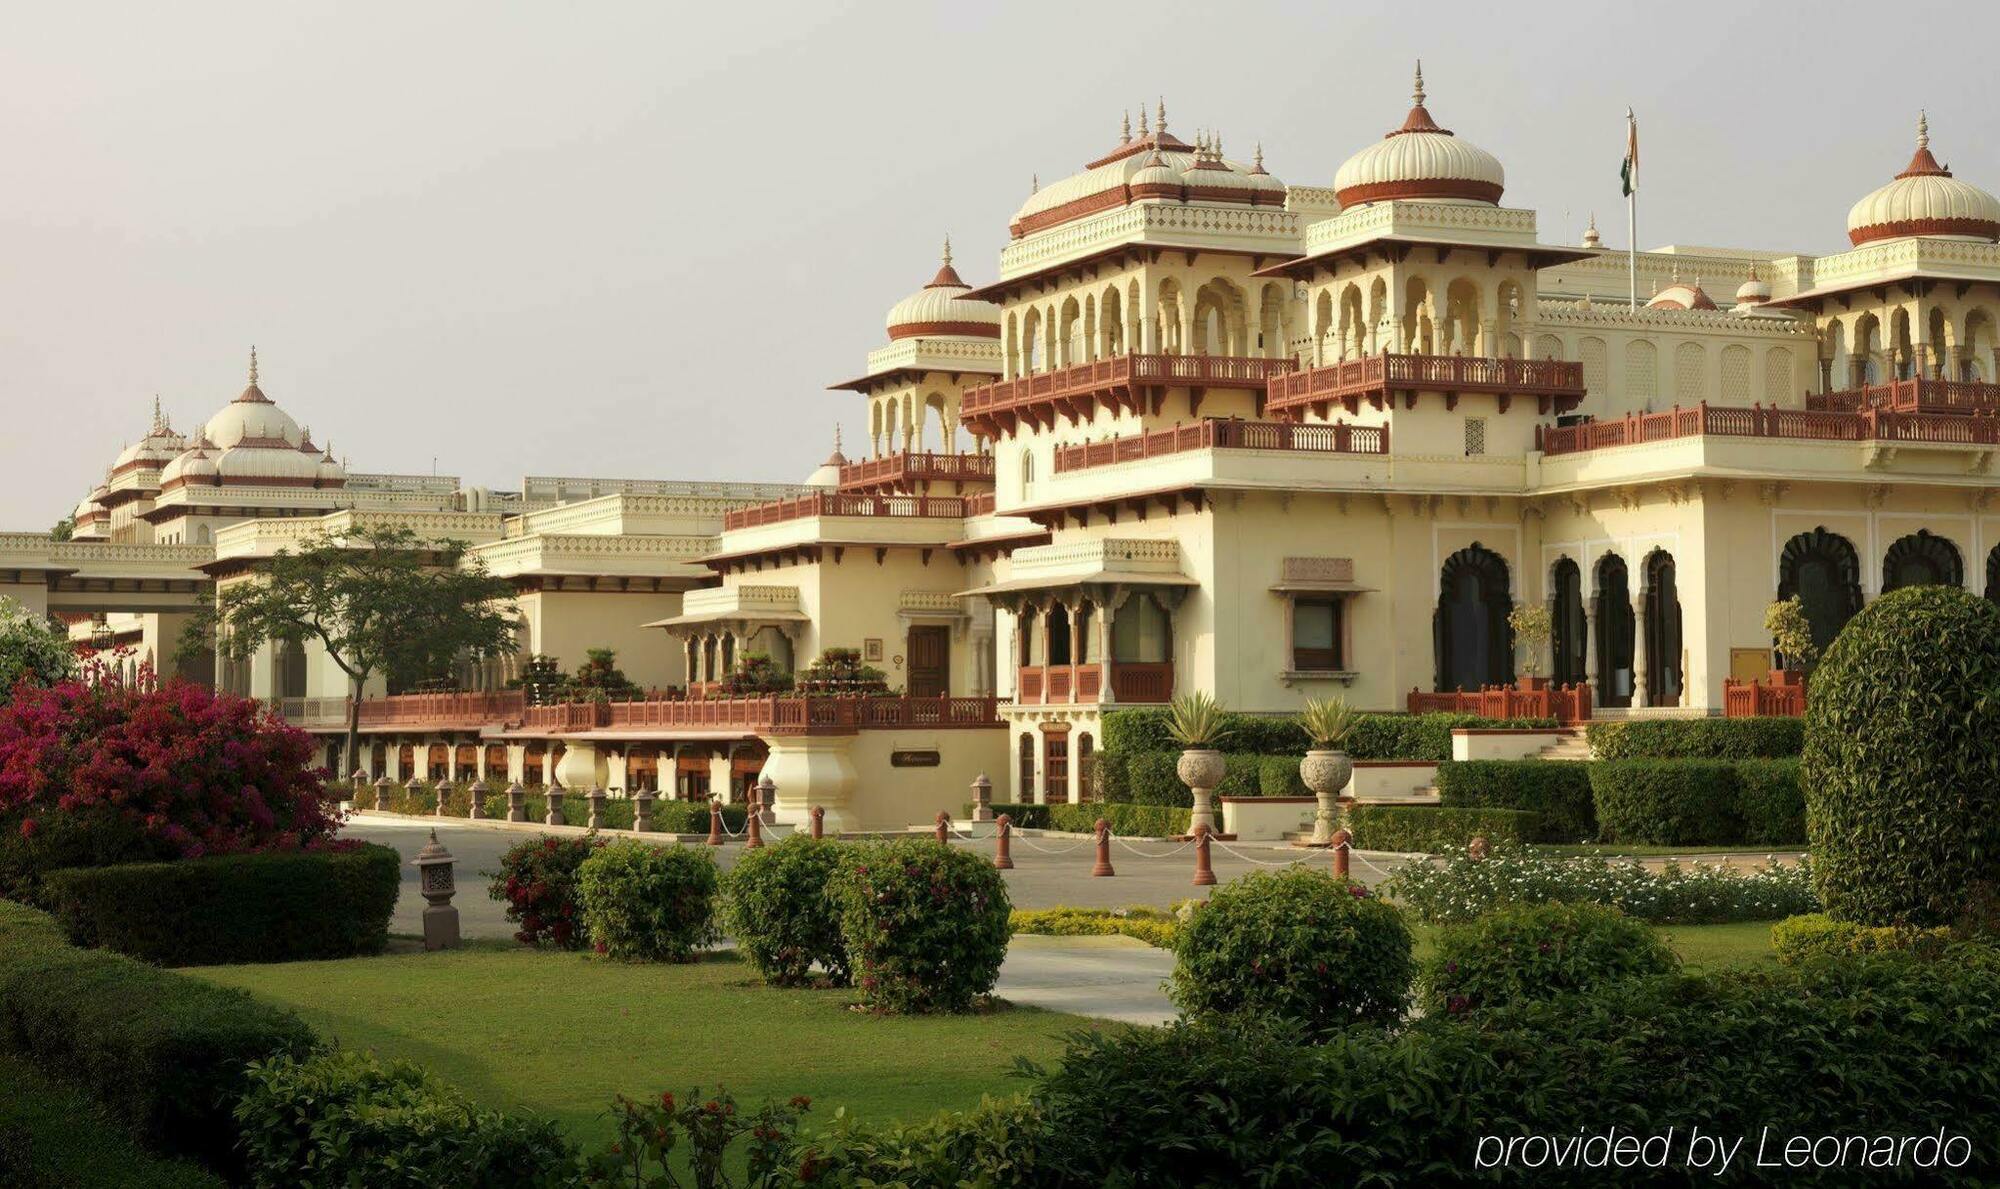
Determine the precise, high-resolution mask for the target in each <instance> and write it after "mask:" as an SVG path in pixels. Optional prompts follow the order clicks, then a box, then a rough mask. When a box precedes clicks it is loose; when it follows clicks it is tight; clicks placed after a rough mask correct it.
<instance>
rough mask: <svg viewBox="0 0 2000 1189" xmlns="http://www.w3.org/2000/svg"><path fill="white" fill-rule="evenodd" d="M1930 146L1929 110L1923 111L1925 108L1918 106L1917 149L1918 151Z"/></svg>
mask: <svg viewBox="0 0 2000 1189" xmlns="http://www.w3.org/2000/svg"><path fill="white" fill-rule="evenodd" d="M1930 147H1931V119H1930V113H1929V112H1927V111H1925V110H1924V109H1923V108H1918V109H1917V149H1918V151H1922V150H1924V149H1927V148H1930Z"/></svg>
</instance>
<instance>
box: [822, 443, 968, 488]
mask: <svg viewBox="0 0 2000 1189" xmlns="http://www.w3.org/2000/svg"><path fill="white" fill-rule="evenodd" d="M992 482H993V456H992V455H991V454H933V453H929V452H924V453H918V452H916V451H912V450H905V451H903V452H901V453H899V454H886V455H883V456H882V457H881V458H870V459H866V460H864V461H862V462H850V463H848V464H847V465H846V466H844V467H841V468H840V490H841V491H842V492H843V493H873V492H900V491H908V490H910V489H911V488H913V487H916V486H918V485H920V484H921V485H928V484H931V483H957V484H969V483H970V484H981V485H985V484H991V483H992Z"/></svg>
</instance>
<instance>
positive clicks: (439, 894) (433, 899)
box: [411, 830, 459, 950]
mask: <svg viewBox="0 0 2000 1189" xmlns="http://www.w3.org/2000/svg"><path fill="white" fill-rule="evenodd" d="M455 862H456V860H454V859H453V858H452V857H451V852H450V851H448V850H446V849H445V848H444V844H443V843H441V842H439V841H438V834H437V831H436V830H432V831H431V840H430V842H429V843H428V844H427V845H425V847H424V849H422V850H420V851H418V852H417V857H416V858H415V859H414V860H413V861H412V863H411V865H412V866H414V867H415V868H416V869H417V890H418V891H419V892H420V893H422V895H423V898H424V948H425V949H427V950H448V949H454V948H456V947H457V945H458V941H459V934H458V910H457V909H456V908H453V907H452V906H451V898H452V896H453V895H454V894H455V893H456V892H457V891H458V881H457V879H456V878H455V877H454V876H453V874H452V866H453V864H454V863H455Z"/></svg>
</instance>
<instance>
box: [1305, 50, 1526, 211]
mask: <svg viewBox="0 0 2000 1189" xmlns="http://www.w3.org/2000/svg"><path fill="white" fill-rule="evenodd" d="M1412 98H1414V99H1415V101H1416V103H1415V106H1413V107H1412V108H1410V114H1409V115H1408V116H1407V117H1406V118H1405V119H1404V120H1403V126H1402V127H1401V128H1398V129H1396V130H1395V131H1393V132H1391V133H1389V134H1388V135H1387V136H1385V137H1383V138H1382V139H1381V140H1379V141H1377V142H1376V143H1374V144H1372V145H1369V146H1368V147H1367V148H1365V149H1362V150H1361V151H1360V152H1358V153H1356V154H1354V155H1353V156H1352V157H1349V158H1348V159H1347V161H1346V162H1345V163H1344V164H1343V165H1341V167H1340V171H1339V172H1338V173H1336V174H1335V175H1334V178H1333V188H1334V192H1335V197H1337V198H1338V199H1339V200H1340V205H1341V206H1342V207H1343V208H1344V207H1350V206H1354V205H1356V204H1359V203H1369V202H1384V201H1388V200H1391V199H1398V198H1402V199H1422V200H1425V201H1429V202H1463V203H1477V204H1482V205H1486V206H1496V205H1498V204H1499V202H1500V195H1501V193H1502V192H1503V191H1504V190H1505V189H1506V187H1507V173H1506V171H1505V170H1504V169H1502V168H1501V167H1500V159H1499V158H1497V157H1495V156H1494V155H1493V154H1491V153H1489V152H1487V151H1486V150H1485V149H1482V148H1480V147H1479V146H1478V145H1475V144H1471V143H1469V142H1467V141H1464V140H1461V139H1459V138H1458V137H1456V136H1453V135H1452V134H1451V133H1450V132H1449V131H1447V130H1446V129H1443V128H1440V127H1438V126H1437V123H1436V121H1434V120H1432V119H1431V113H1430V112H1429V111H1428V110H1427V109H1426V108H1425V107H1424V72H1423V67H1422V65H1421V64H1420V65H1419V66H1418V68H1417V88H1416V93H1415V95H1414V96H1412Z"/></svg>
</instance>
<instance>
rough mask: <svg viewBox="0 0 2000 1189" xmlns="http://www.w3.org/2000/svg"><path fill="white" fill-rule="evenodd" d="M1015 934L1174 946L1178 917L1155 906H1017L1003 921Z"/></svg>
mask: <svg viewBox="0 0 2000 1189" xmlns="http://www.w3.org/2000/svg"><path fill="white" fill-rule="evenodd" d="M1007 923H1008V925H1009V927H1011V928H1012V929H1013V931H1014V935H1015V936H1016V937H1019V936H1021V935H1022V934H1024V933H1025V934H1038V935H1041V936H1045V937H1107V936H1123V937H1132V938H1137V939H1138V940H1140V941H1143V942H1145V943H1146V944H1147V945H1150V946H1156V947H1158V948H1160V949H1163V950H1170V949H1172V948H1174V937H1175V935H1176V934H1178V933H1179V932H1180V924H1181V923H1180V918H1178V917H1177V916H1175V915H1174V914H1173V913H1169V912H1161V911H1160V910H1159V909H1157V908H1140V907H1134V908H1116V909H1113V908H1017V909H1015V910H1014V912H1013V914H1012V915H1011V916H1010V917H1009V918H1008V921H1007Z"/></svg>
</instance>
